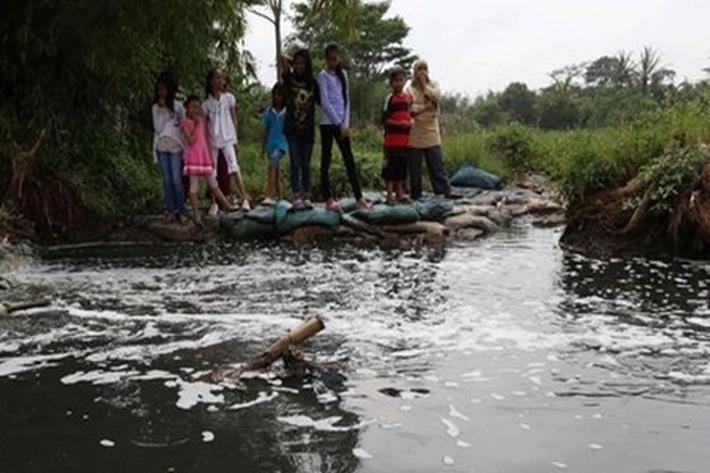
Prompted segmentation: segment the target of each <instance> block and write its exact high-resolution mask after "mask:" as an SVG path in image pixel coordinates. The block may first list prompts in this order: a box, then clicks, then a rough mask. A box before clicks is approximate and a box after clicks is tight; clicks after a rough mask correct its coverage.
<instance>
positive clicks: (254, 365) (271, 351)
mask: <svg viewBox="0 0 710 473" xmlns="http://www.w3.org/2000/svg"><path fill="white" fill-rule="evenodd" d="M323 329H325V324H324V323H323V320H322V319H321V318H320V317H318V316H315V317H311V318H310V319H308V320H306V321H305V322H304V323H303V324H301V325H300V326H298V327H296V328H294V329H293V330H291V331H290V332H289V333H287V334H286V335H284V336H282V337H281V338H279V339H278V340H276V342H274V343H273V344H271V345H270V346H269V347H268V348H267V349H266V350H264V351H263V352H262V353H260V354H259V355H257V356H255V357H254V358H252V359H251V360H250V361H249V363H248V365H247V369H249V370H253V369H265V368H268V367H269V366H271V364H272V363H273V362H275V361H276V360H278V359H279V358H281V356H282V355H283V354H284V353H286V351H287V350H288V348H289V347H290V346H292V345H300V344H301V343H303V342H305V341H306V340H308V339H309V338H311V337H313V336H314V335H316V334H317V333H318V332H320V331H322V330H323Z"/></svg>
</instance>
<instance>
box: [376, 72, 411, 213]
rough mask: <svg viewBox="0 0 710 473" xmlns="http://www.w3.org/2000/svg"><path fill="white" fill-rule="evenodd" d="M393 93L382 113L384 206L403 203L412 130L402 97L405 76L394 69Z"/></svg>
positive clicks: (408, 108) (407, 98)
mask: <svg viewBox="0 0 710 473" xmlns="http://www.w3.org/2000/svg"><path fill="white" fill-rule="evenodd" d="M389 79H390V87H391V88H392V93H391V94H390V95H389V96H387V100H385V105H384V109H383V111H382V112H383V113H382V123H383V125H384V128H385V140H384V141H385V142H384V151H385V166H384V169H383V170H382V178H383V179H384V180H385V184H386V186H387V203H388V204H394V203H396V202H404V201H406V199H407V197H406V195H405V193H404V183H405V181H406V180H407V148H408V146H409V130H410V128H411V127H412V98H411V97H410V96H409V95H408V94H405V93H404V85H405V83H406V81H407V73H406V72H405V70H404V69H402V68H396V69H393V70H392V71H391V72H390V75H389Z"/></svg>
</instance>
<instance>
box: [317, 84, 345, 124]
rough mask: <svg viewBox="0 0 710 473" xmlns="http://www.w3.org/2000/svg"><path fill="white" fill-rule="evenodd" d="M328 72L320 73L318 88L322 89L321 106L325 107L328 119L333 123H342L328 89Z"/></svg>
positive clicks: (324, 111)
mask: <svg viewBox="0 0 710 473" xmlns="http://www.w3.org/2000/svg"><path fill="white" fill-rule="evenodd" d="M327 74H328V73H327V72H321V73H320V74H318V78H317V81H318V88H319V89H320V106H321V107H322V108H323V113H325V116H326V117H328V120H330V122H331V123H332V124H333V125H339V124H340V118H339V117H338V115H337V114H336V113H335V109H334V108H333V104H332V102H331V97H330V93H329V91H328V77H326V76H327Z"/></svg>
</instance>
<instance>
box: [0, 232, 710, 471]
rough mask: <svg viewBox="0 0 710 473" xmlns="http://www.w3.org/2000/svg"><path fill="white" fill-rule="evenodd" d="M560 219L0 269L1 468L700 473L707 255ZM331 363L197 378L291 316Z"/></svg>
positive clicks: (83, 251) (116, 254) (188, 248)
mask: <svg viewBox="0 0 710 473" xmlns="http://www.w3.org/2000/svg"><path fill="white" fill-rule="evenodd" d="M560 232H561V231H560V230H557V229H555V230H552V229H535V228H527V227H523V228H516V229H513V230H511V231H509V232H506V233H501V234H497V235H495V236H493V237H491V238H489V239H486V240H484V241H478V242H475V243H451V244H449V245H448V246H447V247H446V248H445V249H443V250H442V249H436V250H434V249H413V250H406V251H404V250H398V251H384V250H379V249H369V250H368V249H362V248H351V247H347V246H344V247H343V246H334V247H330V248H328V247H319V248H296V247H293V246H288V245H277V244H274V245H264V246H254V245H210V244H200V245H193V244H184V245H164V246H155V245H150V246H147V245H146V246H141V245H133V246H120V245H119V246H111V247H100V246H97V247H84V248H74V249H54V250H51V251H44V252H41V253H40V254H39V255H38V256H36V257H35V258H32V259H30V260H28V261H26V262H25V263H24V264H21V265H16V267H15V268H14V269H13V270H11V271H9V272H6V274H4V275H3V276H4V277H5V278H7V281H9V284H10V286H11V287H10V288H9V289H6V291H12V290H13V289H12V287H15V288H17V287H22V288H23V289H22V290H23V291H26V293H27V294H36V295H38V296H44V295H48V296H49V297H50V298H51V299H52V306H51V307H50V308H45V309H34V310H29V311H26V312H23V313H21V314H17V315H12V316H6V317H3V318H2V319H0V393H1V394H0V425H1V426H2V427H1V428H0V471H1V472H3V473H10V472H13V473H14V472H106V473H108V472H274V473H276V472H282V473H286V472H373V473H374V472H422V473H424V472H426V473H429V472H525V473H535V472H561V471H569V472H644V473H662V472H663V473H672V472H678V473H680V472H682V473H701V472H708V471H710V357H709V356H708V355H709V354H710V307H709V306H708V300H709V297H708V295H709V291H710V288H709V287H708V284H709V281H708V272H710V264H708V263H699V262H687V261H671V260H648V259H611V260H601V259H594V258H590V257H585V256H581V255H578V254H575V253H571V252H567V251H565V250H564V249H562V248H560V246H559V244H558V241H559V237H560ZM314 314H318V315H320V316H322V318H323V320H324V322H325V325H326V328H325V330H324V331H322V332H321V333H320V334H318V335H317V336H315V337H313V338H312V339H311V340H310V341H309V342H307V343H306V344H305V346H304V347H303V349H304V352H305V355H306V357H307V358H308V359H309V360H313V361H316V362H319V363H331V364H334V365H337V366H338V367H339V368H340V371H341V372H342V374H343V375H344V376H345V377H346V378H347V379H346V380H345V382H344V383H343V385H342V386H338V387H337V388H332V387H329V386H328V385H327V384H325V383H323V382H322V381H321V380H319V379H315V380H311V381H306V382H294V381H293V380H291V379H288V378H286V379H284V378H283V377H281V376H279V370H280V369H282V368H281V367H280V363H279V364H275V365H274V367H273V371H270V372H262V373H250V374H249V375H248V376H245V377H244V379H242V380H241V381H240V382H223V383H216V382H210V381H206V380H205V379H206V378H205V375H206V374H209V373H210V372H213V371H215V370H217V369H220V368H222V367H228V366H235V365H238V364H239V363H241V362H244V361H246V360H247V359H249V357H250V356H252V355H254V354H255V353H258V352H259V351H260V350H262V349H263V348H265V347H266V346H267V345H268V344H270V343H271V342H273V341H274V340H275V339H277V338H278V337H279V336H281V335H282V334H284V333H285V332H286V331H288V330H289V329H291V328H293V327H295V326H298V325H299V324H300V323H301V322H302V321H303V320H305V319H307V318H308V317H309V316H312V315H314Z"/></svg>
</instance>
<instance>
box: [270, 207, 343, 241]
mask: <svg viewBox="0 0 710 473" xmlns="http://www.w3.org/2000/svg"><path fill="white" fill-rule="evenodd" d="M275 216H276V229H277V230H278V232H279V234H281V235H288V234H289V233H292V232H294V231H295V230H297V229H299V228H302V227H309V226H314V225H317V226H320V227H328V228H337V227H338V226H340V214H339V213H338V212H330V211H328V210H325V209H323V208H317V207H316V208H312V209H306V210H294V209H293V208H292V206H291V204H289V203H288V202H279V203H278V204H276V212H275Z"/></svg>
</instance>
